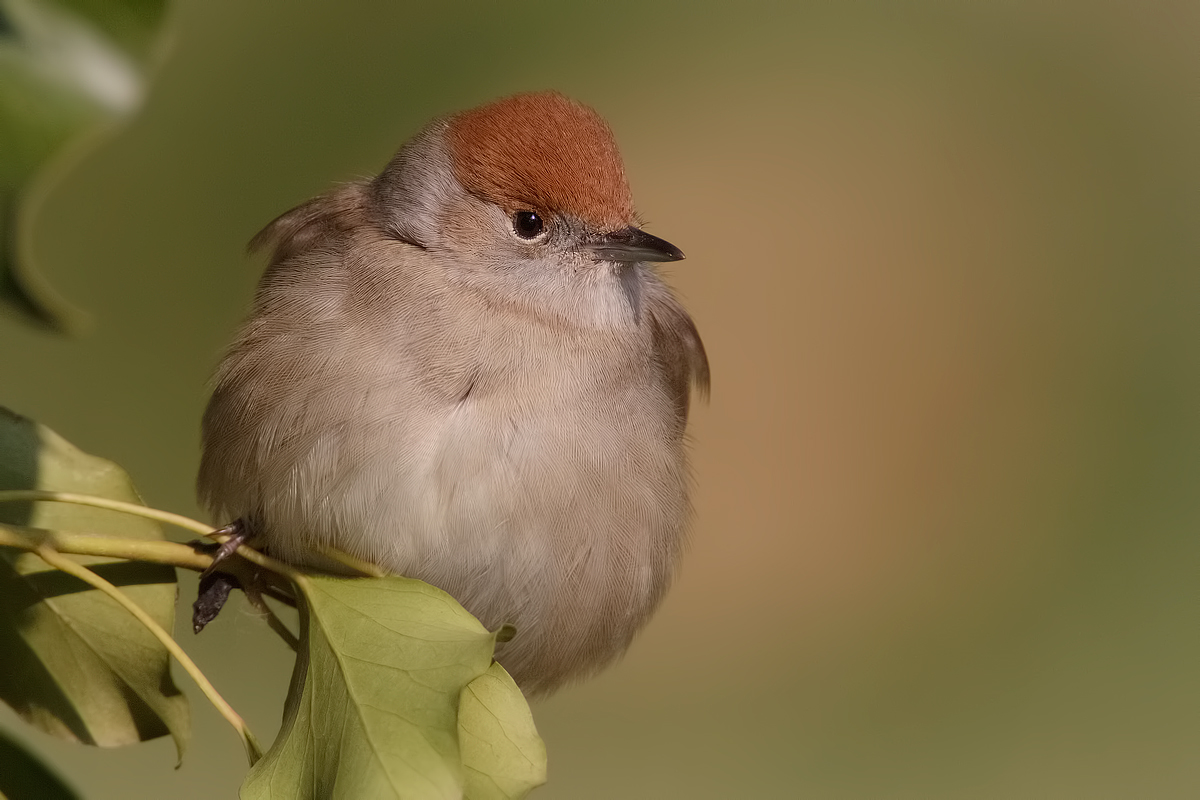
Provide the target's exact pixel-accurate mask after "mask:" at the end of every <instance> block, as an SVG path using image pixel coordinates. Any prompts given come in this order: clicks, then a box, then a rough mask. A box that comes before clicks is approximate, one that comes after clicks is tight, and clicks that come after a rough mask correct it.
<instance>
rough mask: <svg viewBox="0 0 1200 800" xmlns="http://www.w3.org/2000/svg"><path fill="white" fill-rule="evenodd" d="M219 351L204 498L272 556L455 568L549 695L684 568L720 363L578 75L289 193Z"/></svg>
mask: <svg viewBox="0 0 1200 800" xmlns="http://www.w3.org/2000/svg"><path fill="white" fill-rule="evenodd" d="M251 250H265V251H267V253H268V254H269V255H268V265H267V267H266V269H265V271H264V273H263V275H262V278H261V280H260V283H259V285H258V288H257V290H256V292H255V295H254V299H253V303H252V308H251V310H250V313H249V315H248V318H247V319H246V321H245V322H244V324H243V326H242V327H241V329H240V330H239V331H238V332H237V334H236V336H235V338H234V339H233V342H232V344H231V345H230V346H229V348H228V350H227V351H226V352H225V355H224V357H223V359H222V360H221V361H220V364H219V366H218V368H217V369H216V372H215V375H214V378H213V380H212V395H211V398H210V400H209V402H208V406H207V408H206V410H205V413H204V416H203V422H202V426H201V427H202V456H201V463H200V468H199V474H198V478H197V489H198V496H199V498H200V501H201V503H202V504H203V505H204V506H205V507H206V508H207V509H208V511H209V512H210V513H212V514H213V515H214V518H218V519H225V520H230V519H232V520H238V521H239V523H240V524H241V525H242V526H244V528H243V529H244V531H246V533H247V535H248V536H250V537H252V540H253V541H254V542H255V543H256V544H259V543H261V544H262V546H263V547H265V549H266V550H267V552H269V553H270V554H271V555H272V557H275V558H278V559H281V560H283V561H285V562H288V563H292V564H298V565H306V564H308V565H311V564H314V563H316V559H317V555H316V554H318V553H319V552H321V550H322V548H333V549H336V550H340V551H342V552H345V553H348V554H350V555H352V556H355V557H357V558H359V559H362V560H365V561H368V562H371V563H372V564H375V565H378V566H379V567H381V568H382V569H384V570H387V571H389V572H392V573H395V574H398V575H403V576H407V577H410V578H416V579H419V580H422V581H425V582H427V583H430V584H432V585H434V586H436V587H438V588H440V589H442V590H444V591H446V592H448V593H449V594H450V595H451V596H452V597H454V598H455V599H456V600H457V601H458V602H459V603H460V604H461V605H462V606H463V607H464V608H466V609H467V610H468V611H469V612H471V613H472V614H473V615H475V616H476V617H477V618H478V619H479V620H480V622H482V623H483V624H484V625H486V626H487V627H488V628H489V629H493V630H494V629H496V628H498V627H499V626H502V625H512V626H514V627H515V629H516V635H515V636H514V638H512V640H511V641H508V642H504V643H501V644H499V645H498V646H497V650H496V654H495V658H496V660H497V661H499V662H500V664H501V665H502V666H503V667H504V668H505V669H506V670H507V671H508V672H509V674H510V675H511V676H512V677H513V679H514V680H515V681H516V683H517V685H518V686H519V687H520V688H521V690H522V691H523V692H524V693H525V694H526V695H527V696H529V697H538V696H544V695H547V694H549V693H551V692H553V691H555V690H557V689H558V688H559V687H561V686H563V685H566V684H568V683H571V682H575V681H578V680H582V679H584V678H587V677H589V676H591V675H594V674H595V673H597V672H598V671H600V670H601V669H603V668H604V667H606V666H608V665H610V664H612V663H613V662H614V661H616V660H617V659H618V658H619V657H620V656H621V655H622V654H623V653H624V652H625V651H626V650H627V648H628V647H629V646H630V643H631V642H632V640H633V638H634V636H635V634H637V633H638V631H639V630H641V629H642V628H643V627H644V625H645V624H646V622H647V621H648V619H649V618H650V616H651V615H652V613H653V612H654V610H655V609H656V608H657V607H658V606H659V605H660V603H661V601H662V599H663V597H664V594H665V593H666V591H667V589H668V587H669V586H670V584H671V583H672V580H673V579H674V577H675V575H676V573H677V571H678V565H679V561H680V557H681V554H682V551H683V549H684V546H685V541H686V536H687V529H688V527H689V524H690V519H691V516H692V514H691V502H690V499H689V496H690V488H691V486H690V484H691V476H690V471H689V461H688V459H689V452H688V451H689V449H690V446H691V445H690V441H689V437H688V434H687V422H688V416H689V408H690V405H691V402H692V399H693V394H696V395H697V396H700V395H703V396H707V393H708V387H709V382H710V379H709V366H708V359H707V356H706V355H705V350H704V345H703V343H702V341H701V338H700V335H699V333H698V332H697V328H696V325H695V323H694V322H693V320H692V318H691V317H690V316H689V314H688V312H687V311H686V310H685V309H684V308H683V306H682V305H681V303H680V301H679V300H678V299H677V297H676V296H675V294H674V293H673V292H672V290H671V289H670V288H669V287H668V285H667V284H666V283H665V282H664V281H663V279H662V278H661V277H660V275H659V274H658V272H657V269H656V267H655V265H656V264H658V263H663V262H673V261H678V260H680V259H682V258H683V257H684V255H683V253H682V251H680V250H679V249H678V248H677V247H675V246H674V245H672V244H670V243H669V242H667V241H666V240H664V239H660V238H658V237H657V236H654V235H652V234H650V233H647V232H646V231H644V230H643V225H642V223H641V221H640V218H639V216H638V214H637V213H636V212H635V210H634V205H633V199H632V195H631V191H630V188H629V182H628V179H627V177H626V172H625V167H624V163H623V161H622V158H621V155H620V152H619V150H618V147H617V143H616V140H615V138H614V135H613V133H612V130H611V128H610V127H609V126H608V124H607V123H606V122H605V121H604V119H603V118H602V117H601V116H600V114H599V113H597V112H596V111H595V110H594V109H592V108H591V107H589V106H587V105H584V104H583V103H580V102H578V101H576V100H573V99H571V98H568V97H567V96H565V95H563V94H561V93H558V92H553V91H540V92H528V93H522V94H517V95H512V96H509V97H505V98H502V99H499V100H496V101H493V102H490V103H487V104H484V105H482V106H478V107H475V108H472V109H469V110H465V111H461V112H458V113H454V114H450V115H447V116H442V117H438V118H436V119H434V120H433V121H432V122H430V123H428V124H427V125H426V126H425V127H424V128H423V129H421V130H420V131H419V132H418V133H417V134H416V135H415V136H413V137H412V138H411V139H410V140H408V141H407V142H406V143H404V144H403V145H402V146H401V148H400V149H399V151H398V152H397V153H396V154H395V156H394V157H393V158H392V159H391V160H390V161H389V162H388V163H387V164H386V166H385V168H384V169H383V170H382V171H381V172H380V173H379V174H378V175H377V176H375V177H373V178H370V179H363V180H358V181H353V182H349V183H345V184H342V185H338V186H336V187H335V188H333V189H332V190H331V191H328V192H327V193H325V194H323V195H321V196H319V197H316V198H315V199H313V200H310V201H308V202H306V203H303V204H301V205H299V206H297V207H295V208H293V209H291V210H290V211H287V212H286V213H284V214H283V215H281V216H280V217H278V218H277V219H275V220H274V221H273V222H271V223H270V224H268V225H267V226H266V228H264V229H263V230H262V231H261V232H260V233H259V234H258V235H257V236H256V237H255V238H254V239H253V241H252V243H251Z"/></svg>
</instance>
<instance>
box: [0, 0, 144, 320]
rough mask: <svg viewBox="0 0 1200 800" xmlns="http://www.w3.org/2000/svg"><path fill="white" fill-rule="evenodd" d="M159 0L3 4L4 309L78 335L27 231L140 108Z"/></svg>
mask: <svg viewBox="0 0 1200 800" xmlns="http://www.w3.org/2000/svg"><path fill="white" fill-rule="evenodd" d="M165 9H166V2H165V0H62V2H54V1H53V0H0V307H6V308H8V309H9V310H10V311H15V312H17V313H19V314H20V315H22V316H24V317H25V318H26V319H28V320H29V321H31V322H34V323H37V324H40V325H42V326H45V327H50V328H57V329H59V330H69V331H76V330H79V329H80V328H81V327H82V325H83V324H84V322H85V319H86V317H85V315H84V314H83V313H82V312H81V311H79V310H78V309H76V308H74V307H73V306H72V305H71V304H70V303H68V302H67V301H66V300H65V299H63V298H62V297H61V296H60V295H59V294H58V293H57V292H56V291H55V290H54V289H53V287H51V286H50V284H49V283H47V282H46V280H45V279H44V278H43V277H42V276H41V274H40V273H39V272H38V270H37V267H36V263H35V261H34V258H33V255H32V253H31V252H30V248H29V246H28V231H29V225H30V222H31V220H32V218H33V216H34V214H35V213H36V211H37V208H38V207H39V206H40V204H41V202H42V201H43V199H44V197H45V196H46V194H47V193H48V191H49V189H50V188H51V187H52V186H53V185H54V184H56V183H57V182H58V179H59V177H60V176H61V175H62V173H64V172H65V171H66V170H67V168H68V167H69V166H70V165H71V164H72V163H73V162H74V161H75V160H76V159H78V158H79V157H80V156H81V155H82V154H83V153H84V152H86V151H87V150H89V149H90V148H91V147H93V146H94V145H95V143H96V141H97V139H98V135H99V134H100V133H101V132H102V131H103V130H105V129H110V128H111V127H112V125H113V124H114V123H115V122H116V121H118V120H120V119H122V118H124V117H127V116H128V115H129V114H131V113H132V112H133V111H134V110H135V109H136V108H137V107H138V105H139V104H140V103H141V100H142V97H143V95H144V94H145V89H146V82H147V76H146V74H147V64H148V62H149V60H150V54H151V51H152V48H153V42H154V39H155V36H156V34H157V32H158V31H159V29H160V28H161V24H162V19H163V16H164V13H165Z"/></svg>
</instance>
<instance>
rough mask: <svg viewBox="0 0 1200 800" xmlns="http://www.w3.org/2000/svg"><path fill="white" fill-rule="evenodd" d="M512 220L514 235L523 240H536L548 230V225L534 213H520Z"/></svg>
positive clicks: (514, 215)
mask: <svg viewBox="0 0 1200 800" xmlns="http://www.w3.org/2000/svg"><path fill="white" fill-rule="evenodd" d="M512 220H513V233H515V234H517V236H520V237H521V238H522V239H536V238H537V237H539V236H541V235H542V232H543V231H544V230H546V223H545V222H543V221H542V218H541V217H539V216H538V215H537V214H535V213H534V212H532V211H518V212H517V213H515V214H513V218H512Z"/></svg>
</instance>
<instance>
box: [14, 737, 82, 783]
mask: <svg viewBox="0 0 1200 800" xmlns="http://www.w3.org/2000/svg"><path fill="white" fill-rule="evenodd" d="M0 765H3V767H4V768H3V769H0V798H3V799H4V800H78V798H79V795H77V794H75V791H74V790H73V789H71V788H70V787H69V786H67V784H66V783H64V782H63V780H62V778H60V777H59V776H58V775H57V774H56V773H55V772H54V770H52V769H51V768H50V767H48V766H46V765H45V764H44V763H42V761H41V760H40V759H39V758H38V757H37V756H35V755H34V754H33V753H31V752H29V751H28V750H27V749H25V747H24V746H23V745H22V744H21V743H20V742H18V741H16V740H14V739H12V738H10V737H9V736H8V735H7V734H6V733H4V732H3V731H0Z"/></svg>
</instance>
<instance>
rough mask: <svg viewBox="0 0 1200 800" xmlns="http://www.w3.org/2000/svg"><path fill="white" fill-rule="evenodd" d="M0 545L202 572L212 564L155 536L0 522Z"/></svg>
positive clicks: (209, 559) (193, 551) (204, 555)
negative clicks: (117, 535)
mask: <svg viewBox="0 0 1200 800" xmlns="http://www.w3.org/2000/svg"><path fill="white" fill-rule="evenodd" d="M0 545H3V546H5V547H16V548H19V549H21V550H36V549H37V548H38V547H39V546H41V545H49V546H50V547H53V548H54V549H55V550H57V551H58V552H60V553H71V554H73V555H77V556H104V557H107V558H122V559H125V560H126V561H147V562H150V563H152V564H166V565H168V566H172V567H179V568H181V569H190V570H193V571H195V572H203V571H204V570H206V569H208V568H209V567H210V566H212V556H210V555H208V554H207V553H202V552H198V551H197V550H196V549H195V548H194V547H190V546H188V545H186V544H180V543H178V542H164V541H160V540H155V539H117V538H112V537H108V536H95V535H92V534H87V533H65V532H63V531H48V530H44V529H42V528H26V527H23V526H18V525H5V524H3V523H0Z"/></svg>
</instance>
